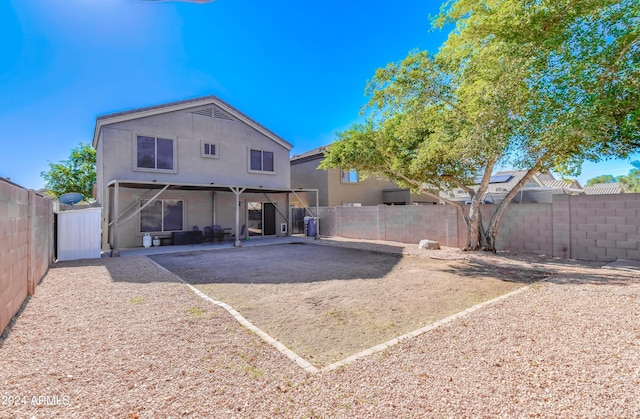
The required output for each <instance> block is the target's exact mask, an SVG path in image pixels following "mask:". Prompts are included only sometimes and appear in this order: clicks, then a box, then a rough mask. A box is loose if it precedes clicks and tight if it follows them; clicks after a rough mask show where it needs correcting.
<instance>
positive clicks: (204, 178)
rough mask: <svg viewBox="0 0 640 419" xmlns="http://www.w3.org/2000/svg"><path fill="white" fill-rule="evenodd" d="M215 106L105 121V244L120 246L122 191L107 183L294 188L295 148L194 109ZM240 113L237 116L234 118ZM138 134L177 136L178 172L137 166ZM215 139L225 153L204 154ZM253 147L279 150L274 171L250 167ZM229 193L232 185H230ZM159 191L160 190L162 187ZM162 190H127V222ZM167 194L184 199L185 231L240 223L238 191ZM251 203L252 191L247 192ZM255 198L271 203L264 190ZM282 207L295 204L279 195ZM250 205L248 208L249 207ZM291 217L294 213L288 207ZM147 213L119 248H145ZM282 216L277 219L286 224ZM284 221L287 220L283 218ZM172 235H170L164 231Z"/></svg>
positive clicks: (101, 176) (124, 230) (101, 136)
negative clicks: (143, 202)
mask: <svg viewBox="0 0 640 419" xmlns="http://www.w3.org/2000/svg"><path fill="white" fill-rule="evenodd" d="M211 107H212V105H211V104H207V105H204V106H198V107H192V108H188V109H183V110H177V111H173V112H165V113H161V114H158V115H152V116H146V117H143V118H136V119H132V120H127V121H123V122H118V123H113V124H108V125H104V126H103V127H102V129H101V130H100V132H99V133H98V143H97V146H96V154H97V155H96V166H97V183H98V187H97V190H98V197H97V200H98V201H99V202H100V203H102V204H103V207H104V208H108V209H109V214H111V216H110V220H107V218H106V217H107V215H106V213H107V212H106V211H104V212H103V217H102V226H103V231H107V230H108V232H109V233H108V234H103V240H102V248H103V250H108V249H110V247H111V246H110V243H113V240H112V237H113V233H114V231H113V228H114V227H113V225H112V226H111V227H110V228H107V226H108V223H109V221H113V219H114V214H115V210H116V209H115V208H114V200H115V196H114V192H113V189H114V188H112V187H111V188H107V187H106V185H107V184H108V183H109V182H111V181H113V180H135V181H148V182H153V181H156V182H158V183H183V184H185V183H186V184H203V185H210V184H211V183H214V184H215V185H228V186H249V187H251V186H255V187H264V188H273V189H288V188H289V185H290V166H289V149H288V148H287V147H286V146H285V145H283V144H282V143H280V142H277V141H275V140H274V139H273V138H270V137H269V136H267V135H265V134H264V133H263V132H260V131H258V130H257V129H255V128H253V127H252V126H250V125H247V124H245V123H244V122H242V121H240V120H239V119H237V118H236V119H235V120H231V121H230V120H227V119H221V118H216V117H208V116H203V115H197V114H194V113H193V112H194V111H197V110H201V109H206V108H211ZM231 116H232V117H233V115H231ZM138 135H145V136H150V137H160V138H167V139H172V140H174V147H175V150H176V152H175V160H174V172H172V173H166V172H160V171H154V170H144V169H143V170H141V169H138V168H137V167H136V139H137V136H138ZM203 142H205V143H211V144H215V145H216V147H217V151H218V153H217V154H218V156H217V158H209V157H202V154H201V147H202V143H203ZM251 149H258V150H263V151H271V152H273V154H274V169H275V170H274V172H252V171H250V170H249V168H250V163H249V154H250V150H251ZM227 190H228V189H227ZM155 192H157V190H156V191H155ZM155 192H154V191H147V190H144V189H137V190H136V189H126V188H119V195H118V208H117V211H118V214H120V217H119V219H120V220H122V219H124V218H125V217H126V216H127V214H129V213H131V212H132V211H133V210H135V209H137V208H139V200H140V197H141V195H142V194H145V195H144V196H145V197H146V198H150V197H152V196H153V195H155ZM158 198H159V199H182V200H184V205H185V206H184V214H185V215H184V222H183V228H184V230H191V229H192V227H193V226H198V227H199V228H200V229H203V227H204V226H205V225H212V224H219V225H222V226H224V227H234V226H235V197H234V195H233V194H232V193H231V192H228V193H226V192H212V191H188V192H187V191H183V192H181V191H167V192H165V193H163V194H162V195H161V196H159V197H158ZM241 199H242V200H247V199H248V197H247V196H246V194H243V195H242V196H241ZM252 200H256V201H267V198H265V197H264V196H263V195H262V196H260V197H253V198H252ZM276 200H277V201H278V205H279V208H280V207H282V208H286V207H287V200H286V198H282V197H280V198H277V199H276ZM244 208H246V206H245V207H243V209H242V211H244V212H246V211H245V210H244ZM281 211H282V212H283V214H287V213H288V210H281ZM245 218H246V214H244V213H242V214H241V217H240V225H242V224H244V222H243V220H245ZM139 219H140V217H139V215H135V216H133V217H132V218H131V219H130V220H128V221H126V222H124V223H120V226H119V229H118V234H117V240H118V243H117V244H118V247H136V246H141V245H142V237H143V233H141V232H140V226H139ZM280 221H282V220H280V218H279V219H278V220H277V222H278V224H279V223H280ZM283 222H284V221H283ZM164 235H165V236H168V235H170V233H164Z"/></svg>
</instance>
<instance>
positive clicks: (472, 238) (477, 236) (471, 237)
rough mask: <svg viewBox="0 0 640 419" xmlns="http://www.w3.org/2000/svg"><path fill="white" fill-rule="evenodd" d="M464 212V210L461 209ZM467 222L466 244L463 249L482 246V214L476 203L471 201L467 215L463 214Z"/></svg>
mask: <svg viewBox="0 0 640 419" xmlns="http://www.w3.org/2000/svg"><path fill="white" fill-rule="evenodd" d="M462 212H463V213H464V211H462ZM464 217H465V218H466V219H465V222H466V223H467V245H466V246H465V247H464V249H463V250H466V251H474V250H479V249H481V248H483V247H484V241H485V231H484V228H483V226H482V214H481V213H480V208H479V207H478V205H477V204H476V205H474V203H473V202H472V204H471V206H470V207H469V215H468V216H467V215H466V214H464Z"/></svg>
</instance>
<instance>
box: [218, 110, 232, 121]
mask: <svg viewBox="0 0 640 419" xmlns="http://www.w3.org/2000/svg"><path fill="white" fill-rule="evenodd" d="M213 116H214V117H216V118H218V119H226V120H227V121H233V118H232V117H231V115H229V114H228V113H226V112H225V111H223V110H222V109H219V108H218V107H215V108H213Z"/></svg>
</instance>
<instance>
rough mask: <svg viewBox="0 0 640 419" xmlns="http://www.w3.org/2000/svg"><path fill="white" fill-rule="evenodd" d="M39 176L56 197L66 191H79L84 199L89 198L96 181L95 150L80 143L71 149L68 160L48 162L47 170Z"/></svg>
mask: <svg viewBox="0 0 640 419" xmlns="http://www.w3.org/2000/svg"><path fill="white" fill-rule="evenodd" d="M40 176H42V178H43V179H44V180H45V182H46V184H45V186H46V188H47V189H48V190H49V191H50V192H51V193H53V194H54V195H55V196H56V197H58V196H60V195H62V194H64V193H67V192H79V193H81V194H82V195H84V197H85V199H91V197H92V196H93V184H94V183H95V181H96V151H95V150H94V149H93V148H92V147H91V146H90V145H89V144H84V143H80V144H79V145H78V146H76V147H75V148H73V149H72V150H71V154H70V155H69V159H68V160H63V161H61V162H60V163H49V170H48V171H46V172H42V173H41V174H40Z"/></svg>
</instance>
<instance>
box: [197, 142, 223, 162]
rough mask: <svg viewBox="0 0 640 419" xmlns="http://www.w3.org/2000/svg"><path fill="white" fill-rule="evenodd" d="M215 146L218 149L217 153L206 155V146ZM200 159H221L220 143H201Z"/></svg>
mask: <svg viewBox="0 0 640 419" xmlns="http://www.w3.org/2000/svg"><path fill="white" fill-rule="evenodd" d="M207 145H208V146H209V147H211V146H214V147H215V148H216V152H215V154H211V153H206V152H205V148H206V146H207ZM200 157H204V158H205V159H217V158H219V157H220V144H219V143H214V142H211V141H201V142H200Z"/></svg>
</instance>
